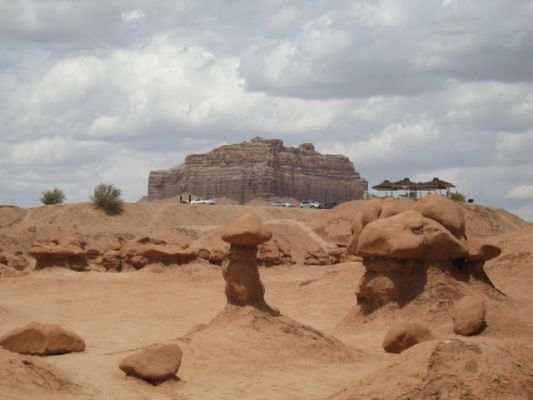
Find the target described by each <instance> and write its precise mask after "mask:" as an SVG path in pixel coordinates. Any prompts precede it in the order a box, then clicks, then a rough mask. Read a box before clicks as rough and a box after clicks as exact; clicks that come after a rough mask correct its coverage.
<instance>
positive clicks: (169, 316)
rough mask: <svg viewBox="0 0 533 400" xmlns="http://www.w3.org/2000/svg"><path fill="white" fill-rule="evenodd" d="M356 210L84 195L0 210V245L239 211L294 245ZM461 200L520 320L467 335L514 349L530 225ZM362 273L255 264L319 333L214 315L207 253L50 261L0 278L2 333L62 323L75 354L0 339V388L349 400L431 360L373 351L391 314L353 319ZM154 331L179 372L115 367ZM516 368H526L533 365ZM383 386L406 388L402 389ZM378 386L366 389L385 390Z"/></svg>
mask: <svg viewBox="0 0 533 400" xmlns="http://www.w3.org/2000/svg"><path fill="white" fill-rule="evenodd" d="M357 207H358V202H352V203H348V204H347V205H341V206H340V207H338V208H336V209H333V210H330V211H322V210H300V209H283V208H272V207H259V206H236V205H228V206H187V205H179V204H171V203H163V202H162V203H155V202H153V203H152V202H146V203H140V204H127V206H126V212H125V213H124V214H123V215H121V216H117V217H108V216H105V215H103V214H101V213H99V212H97V211H95V210H93V209H92V207H91V206H90V205H89V204H76V205H65V206H51V207H39V208H35V209H18V208H0V246H1V245H3V246H7V247H9V248H11V249H12V250H19V251H22V252H27V250H28V248H29V246H30V245H31V242H32V241H33V240H36V239H40V238H45V237H47V236H53V235H56V234H58V233H61V232H63V233H64V232H80V233H84V234H87V233H95V232H116V233H130V234H133V235H145V234H155V233H157V232H160V231H165V230H168V229H172V228H175V227H177V226H182V227H183V226H193V227H214V226H223V225H225V224H227V223H228V222H230V221H231V220H232V219H233V218H235V217H236V216H238V215H240V214H242V213H243V212H252V213H254V214H256V215H258V216H259V217H260V218H261V219H262V220H264V221H266V222H268V221H270V223H271V224H274V225H276V224H278V225H279V224H281V225H285V226H292V225H296V226H298V227H299V232H301V234H300V235H299V236H297V237H293V238H292V240H293V241H294V246H295V247H298V246H300V247H302V246H304V244H305V243H306V242H307V241H314V242H318V243H323V244H325V245H327V244H332V243H335V242H336V241H345V240H346V236H349V226H350V215H353V213H354V212H355V210H356V209H357ZM467 211H468V213H467V218H468V221H469V224H470V229H471V232H470V234H474V233H476V234H477V235H479V236H483V237H491V239H493V240H494V241H495V243H498V244H499V245H500V246H501V247H502V249H503V252H502V255H501V256H500V257H498V258H497V259H494V260H491V261H490V262H489V263H488V264H487V265H486V270H487V272H488V274H489V276H490V278H491V279H492V280H493V282H494V283H495V285H496V287H498V288H499V289H500V290H501V291H502V292H503V293H504V294H505V295H506V298H507V300H506V304H505V305H502V307H504V309H505V310H506V311H505V312H506V313H507V314H508V315H507V316H508V317H509V318H512V320H513V321H518V322H517V323H516V326H517V328H516V331H515V332H514V334H513V335H512V338H511V339H512V340H511V341H508V339H509V332H507V331H505V329H502V330H499V329H492V330H487V332H486V334H485V335H481V336H478V337H473V338H470V339H469V340H470V341H471V342H474V343H478V344H479V345H480V346H485V345H488V344H490V343H496V346H500V347H502V346H504V345H506V344H509V343H510V344H511V350H509V352H510V353H512V352H513V351H519V349H520V348H524V347H527V346H529V345H531V332H532V331H533V306H532V305H531V304H532V300H533V292H531V285H532V284H533V271H532V268H533V261H532V258H531V252H532V251H533V239H532V238H533V228H532V227H531V225H529V224H527V223H525V222H524V221H521V220H520V219H519V218H517V217H515V216H513V215H512V214H510V213H507V212H505V211H503V210H496V209H489V208H483V207H479V206H476V207H473V206H471V207H470V208H469V209H468V210H467ZM474 231H475V232H474ZM319 235H320V236H319ZM363 273H364V268H363V267H362V265H361V264H360V263H359V262H346V263H342V264H336V265H329V266H304V265H301V264H297V265H292V266H278V267H271V268H261V269H260V274H261V279H262V281H263V283H264V285H265V288H266V300H267V302H268V303H269V304H270V305H272V306H274V307H277V308H279V310H280V311H281V313H282V315H284V316H287V317H290V318H292V319H293V320H295V321H297V322H299V323H301V324H304V325H307V326H309V327H312V328H314V329H315V330H318V331H320V335H322V334H323V335H324V336H323V337H322V336H319V337H318V339H317V338H311V339H310V338H309V337H305V334H303V333H302V331H301V330H298V329H297V328H294V329H293V327H292V325H287V326H288V327H289V328H286V329H285V328H283V329H279V327H278V326H277V325H276V324H273V323H272V322H271V321H270V320H268V319H264V320H263V319H261V318H260V317H257V316H255V315H252V314H249V313H248V314H247V313H246V312H245V311H243V313H242V315H240V314H239V313H233V314H232V313H228V314H227V315H225V314H224V313H222V315H219V314H220V313H221V312H223V310H224V307H225V305H226V298H225V295H224V280H223V278H222V274H221V272H220V268H219V267H217V266H215V265H211V264H209V263H207V262H199V263H193V264H188V265H175V266H162V265H157V264H154V265H151V266H148V267H145V268H144V269H141V270H139V271H136V272H118V273H111V272H108V273H106V272H95V271H90V272H75V271H70V270H67V269H62V268H50V269H44V270H41V271H32V272H31V273H29V274H26V275H23V276H17V277H0V335H2V334H3V333H6V332H8V331H10V330H12V329H14V328H17V327H20V326H22V325H25V324H27V323H28V322H30V321H38V322H42V323H51V324H58V325H61V326H63V327H64V328H66V329H69V330H72V331H74V332H76V333H78V334H79V335H80V336H82V337H83V338H84V339H85V341H86V343H87V348H86V350H85V352H83V353H72V354H66V355H60V356H50V357H33V356H19V355H16V356H15V355H13V353H9V352H7V351H3V350H0V399H2V400H4V399H6V400H7V399H9V400H11V399H30V398H31V399H117V400H119V399H128V400H132V399H151V400H154V399H161V400H163V399H324V398H329V397H330V396H342V395H343V393H344V394H346V396H347V397H346V398H353V399H355V398H359V397H353V396H352V397H350V395H349V394H350V393H352V392H353V393H356V391H353V390H355V389H353V388H354V385H361V384H364V385H367V386H368V387H372V385H374V386H376V388H377V386H379V385H380V387H381V391H377V392H379V393H381V394H382V393H383V392H384V391H383V390H384V387H386V386H387V385H388V383H387V380H388V381H390V382H394V379H395V378H394V377H396V379H398V378H401V377H402V376H403V375H402V373H405V371H403V372H402V371H397V369H394V368H395V366H398V365H399V364H398V363H400V366H401V365H405V368H413V371H414V370H415V369H416V368H420V366H421V365H425V364H424V363H425V362H426V361H427V360H425V359H424V358H423V357H422V356H421V355H420V354H421V353H420V352H421V351H422V350H419V352H418V353H416V352H413V353H412V354H413V355H412V356H411V357H410V358H409V354H407V353H408V352H405V353H403V354H402V355H395V354H388V353H385V352H384V351H383V349H382V347H381V343H382V340H383V337H384V335H385V333H386V332H387V330H388V329H389V328H390V326H391V324H392V323H393V322H394V321H391V320H388V319H387V318H386V315H382V316H380V317H377V318H374V319H372V318H371V319H369V320H368V321H365V320H357V321H355V322H354V321H351V322H350V318H349V316H350V315H353V313H354V312H356V310H357V305H356V299H355V295H354V292H355V289H356V286H357V284H358V282H359V280H360V279H361V277H362V275H363ZM217 315H219V316H218V317H217ZM214 318H215V321H214V322H213V323H210V322H211V321H212V320H213V319H214ZM347 320H348V321H349V322H348V323H347V322H346V321H347ZM489 322H490V319H489ZM489 326H490V325H489ZM494 326H498V324H497V323H495V324H494ZM284 329H285V330H284ZM436 329H437V330H439V329H440V330H441V331H442V332H444V333H443V335H446V336H445V337H446V338H449V339H453V338H456V336H455V335H453V333H452V332H448V333H446V329H447V326H443V325H442V324H441V325H439V326H438V327H436ZM336 339H338V341H336ZM441 339H442V337H441ZM158 342H174V343H177V344H179V345H180V347H181V348H182V349H183V363H182V365H181V368H180V370H179V372H178V376H179V379H177V380H174V381H168V382H166V383H163V384H160V385H157V386H154V385H151V384H149V383H147V382H144V381H141V380H138V379H136V378H133V377H126V376H125V375H124V374H123V373H122V372H121V371H120V370H119V368H118V365H119V363H120V361H121V360H122V359H123V358H125V357H126V356H127V355H129V354H131V352H132V351H134V350H135V349H141V348H143V347H145V346H148V345H150V344H152V343H158ZM487 343H488V344H487ZM415 347H419V346H415ZM500 347H499V348H500ZM528 351H529V349H528ZM419 353H420V354H419ZM510 353H509V354H510ZM402 360H407V361H402ZM402 362H403V363H404V364H401V363H402ZM517 362H518V361H517ZM409 363H410V364H409ZM413 363H414V364H413ZM522 367H523V370H524V371H525V372H524V373H525V374H528V373H532V374H533V362H532V363H530V364H529V365H522ZM522 367H521V368H522ZM491 368H494V369H497V368H498V365H497V364H496V365H493V366H491ZM400 369H401V368H400ZM380 371H387V373H388V374H393V375H394V374H395V375H394V376H391V375H386V374H385V375H383V374H382V373H381V372H380ZM421 373H422V372H421ZM383 376H386V377H387V379H386V380H384V379H383ZM532 376H533V375H532ZM401 379H403V378H401ZM351 391H352V392H351ZM377 392H376V393H377ZM386 392H387V390H385V393H386ZM389 393H390V398H402V397H401V396H402V393H401V388H399V389H395V388H394V387H391V388H390V390H389ZM531 393H533V390H532V392H531ZM354 396H355V395H354ZM380 396H381V395H376V396H375V398H380V399H381V398H383V399H385V398H387V397H380ZM370 398H371V397H370ZM406 398H410V397H406ZM412 398H414V397H412ZM417 398H418V397H417ZM419 398H435V399H436V398H439V397H423V396H422V397H419ZM471 398H475V397H471ZM513 398H515V397H513ZM516 398H519V397H516Z"/></svg>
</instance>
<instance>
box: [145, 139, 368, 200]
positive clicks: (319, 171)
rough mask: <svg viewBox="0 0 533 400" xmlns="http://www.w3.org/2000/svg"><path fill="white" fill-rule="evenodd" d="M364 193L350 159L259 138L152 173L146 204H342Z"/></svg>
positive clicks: (312, 148)
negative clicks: (180, 200)
mask: <svg viewBox="0 0 533 400" xmlns="http://www.w3.org/2000/svg"><path fill="white" fill-rule="evenodd" d="M367 188H368V182H367V181H366V180H364V179H362V178H361V177H360V175H359V174H358V173H357V171H355V168H354V166H353V163H352V162H351V161H350V160H349V159H348V157H345V156H342V155H325V154H320V153H319V152H317V151H316V150H315V148H314V146H313V145H312V144H302V145H300V146H298V147H297V148H295V147H285V146H283V141H281V140H266V139H262V138H259V137H257V138H254V139H252V140H251V141H249V142H243V143H239V144H231V145H226V146H221V147H218V148H216V149H214V150H212V151H210V152H209V153H206V154H193V155H189V156H187V157H186V158H185V163H184V164H182V165H179V166H178V167H175V168H171V169H168V170H160V171H151V172H150V178H149V181H148V200H162V199H166V198H170V197H175V196H178V195H180V194H182V193H190V194H193V195H195V196H200V197H211V198H212V197H227V198H230V199H234V200H236V201H238V202H239V203H241V204H243V203H247V202H248V201H250V200H252V199H254V198H256V197H261V196H279V197H294V198H296V199H298V200H304V199H312V200H316V201H319V202H323V203H330V202H336V203H340V202H343V201H347V200H354V199H360V198H362V196H363V192H364V191H365V190H367Z"/></svg>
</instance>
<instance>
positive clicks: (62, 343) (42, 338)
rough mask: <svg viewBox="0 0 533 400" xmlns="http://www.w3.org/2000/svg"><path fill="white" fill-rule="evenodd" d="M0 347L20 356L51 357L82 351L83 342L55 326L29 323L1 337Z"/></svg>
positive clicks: (69, 332) (78, 337)
mask: <svg viewBox="0 0 533 400" xmlns="http://www.w3.org/2000/svg"><path fill="white" fill-rule="evenodd" d="M0 347H3V348H4V349H6V350H9V351H13V352H15V353H20V354H35V355H53V354H65V353H71V352H77V351H84V350H85V342H84V341H83V339H82V338H81V337H80V336H78V335H77V334H75V333H74V332H71V331H67V330H65V329H63V328H61V327H59V326H57V325H48V324H40V323H38V322H31V323H29V324H28V325H26V326H25V327H23V328H18V329H15V330H13V331H11V332H9V333H7V334H5V335H4V336H2V337H1V338H0Z"/></svg>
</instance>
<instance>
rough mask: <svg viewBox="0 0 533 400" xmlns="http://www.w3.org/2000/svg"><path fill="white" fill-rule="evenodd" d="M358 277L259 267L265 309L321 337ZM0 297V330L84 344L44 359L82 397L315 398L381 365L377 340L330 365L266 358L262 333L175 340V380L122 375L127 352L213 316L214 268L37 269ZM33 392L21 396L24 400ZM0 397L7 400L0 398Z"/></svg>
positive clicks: (218, 295)
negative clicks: (199, 342)
mask: <svg viewBox="0 0 533 400" xmlns="http://www.w3.org/2000/svg"><path fill="white" fill-rule="evenodd" d="M361 273H362V267H361V266H360V265H358V264H355V263H349V264H341V265H336V266H328V267H317V266H313V267H307V266H305V267H304V266H293V267H290V268H288V267H279V268H269V269H263V270H262V271H261V274H262V279H263V281H264V284H265V286H266V288H267V294H266V298H267V301H268V302H269V303H270V304H272V305H275V306H276V307H278V308H279V309H280V310H281V311H282V313H283V314H284V315H287V316H289V317H292V318H294V319H295V320H297V321H299V322H302V323H304V324H307V325H310V326H313V327H314V328H316V329H319V330H321V331H323V332H326V333H333V332H334V331H335V327H336V324H337V323H338V322H339V321H340V320H341V319H342V318H343V316H344V315H345V314H346V313H347V312H348V311H349V309H350V307H351V306H353V304H354V302H355V297H354V294H353V292H354V282H356V280H357V279H358V276H359V275H360V274H361ZM0 293H1V296H0V301H1V304H2V309H1V311H0V312H1V314H0V315H1V321H2V324H1V329H2V331H7V330H10V329H13V328H16V327H18V326H21V325H24V324H26V323H27V322H28V321H34V320H35V321H40V322H44V323H52V324H59V325H62V326H64V327H66V328H68V329H71V330H73V331H75V332H77V333H78V334H80V335H81V336H82V337H83V338H84V339H85V341H86V342H87V349H86V351H85V352H84V353H79V354H69V355H63V356H55V357H47V358H46V361H47V362H48V363H50V364H51V365H53V366H56V367H59V368H60V369H63V370H64V371H68V375H69V378H70V379H71V380H72V381H73V382H75V383H77V384H80V385H81V386H83V387H84V388H85V390H86V391H87V392H88V393H87V394H86V396H88V398H98V399H110V398H113V399H145V398H146V399H148V398H150V399H156V398H161V399H169V398H180V399H181V398H183V399H198V398H204V399H208V398H220V399H235V398H248V399H267V398H268V399H272V398H280V399H282V398H283V399H289V398H292V399H299V398H302V399H304V398H321V397H324V396H326V395H329V394H331V393H333V392H335V391H336V389H337V388H339V387H342V386H344V385H347V384H348V383H350V382H351V381H353V380H354V378H356V377H358V376H364V375H365V374H367V373H368V372H370V371H371V370H372V369H374V368H376V367H377V366H379V365H380V362H382V361H383V360H382V359H387V355H386V354H385V353H384V352H383V351H381V348H380V345H381V337H377V336H376V337H368V338H367V340H365V341H364V342H361V341H358V343H357V347H356V348H359V349H361V350H363V349H364V350H363V352H362V353H361V354H362V355H361V357H360V359H357V360H355V361H350V362H335V360H324V359H313V355H310V356H309V357H307V356H306V355H302V354H296V353H294V352H292V351H291V350H290V349H286V354H272V353H271V352H270V351H269V348H268V346H267V342H268V340H265V338H262V337H258V338H255V339H256V340H254V338H251V339H250V340H249V341H248V342H246V343H239V342H234V343H232V342H231V341H230V343H228V342H227V340H224V339H223V338H222V336H223V335H217V336H216V337H212V338H210V343H203V346H202V347H198V346H196V347H193V348H192V349H190V348H189V347H190V345H188V344H187V343H184V342H179V341H178V343H179V344H180V346H181V347H182V348H183V350H184V359H183V364H182V366H181V369H180V372H179V377H180V379H181V381H179V382H169V383H166V384H163V385H160V386H158V387H154V386H152V385H150V384H148V383H144V382H142V381H139V380H137V379H135V378H127V377H124V375H123V373H122V372H121V371H120V370H119V369H118V364H119V362H120V361H121V359H122V358H124V357H125V356H126V355H127V354H128V353H129V352H131V351H132V350H133V349H137V348H142V347H144V346H147V345H149V344H151V343H155V342H167V341H176V340H177V339H178V338H180V337H181V336H184V335H186V334H187V333H188V332H189V331H190V330H191V329H193V328H194V327H195V325H197V324H201V323H204V324H205V323H208V322H209V321H210V320H211V319H212V318H213V317H215V316H216V315H217V314H218V313H219V312H220V311H221V310H222V309H223V308H224V305H225V302H226V299H225V296H224V281H223V279H222V276H221V274H220V271H218V270H217V268H215V267H212V266H209V265H206V264H203V265H199V264H195V265H187V266H181V267H170V268H168V267H166V268H164V269H163V268H155V269H146V270H141V271H139V272H135V273H98V272H87V273H76V272H72V271H67V270H62V269H54V270H44V271H39V272H35V273H33V274H31V275H28V276H25V277H20V278H5V279H2V280H0ZM332 293H335V295H334V296H332V295H331V294H332ZM29 294H31V295H29ZM266 333H267V332H265V334H266ZM227 334H228V335H231V332H227ZM260 336H262V335H260ZM217 338H218V339H219V343H217ZM221 344H222V347H223V350H224V351H220V348H219V346H221ZM230 344H231V345H230ZM254 353H258V354H254ZM6 396H7V397H6ZM33 396H34V393H28V398H29V397H33ZM84 396H85V395H84ZM0 398H2V399H3V398H6V399H10V398H12V397H10V395H9V394H7V395H6V394H5V393H4V394H1V393H0ZM18 398H22V397H18ZM58 398H60V394H59V393H58ZM67 398H68V396H67Z"/></svg>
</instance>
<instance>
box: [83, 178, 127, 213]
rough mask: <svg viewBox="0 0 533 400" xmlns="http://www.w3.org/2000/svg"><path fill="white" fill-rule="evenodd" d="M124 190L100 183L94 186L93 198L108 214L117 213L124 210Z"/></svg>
mask: <svg viewBox="0 0 533 400" xmlns="http://www.w3.org/2000/svg"><path fill="white" fill-rule="evenodd" d="M121 194H122V191H121V190H120V189H118V188H116V187H115V186H113V185H108V184H105V183H100V184H99V185H97V186H96V187H95V188H94V194H93V195H92V196H91V200H92V202H93V203H94V206H95V207H96V208H98V209H101V210H103V211H104V212H105V213H106V214H108V215H116V214H120V213H121V212H122V207H123V206H124V202H123V201H122V199H121V198H120V195H121Z"/></svg>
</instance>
